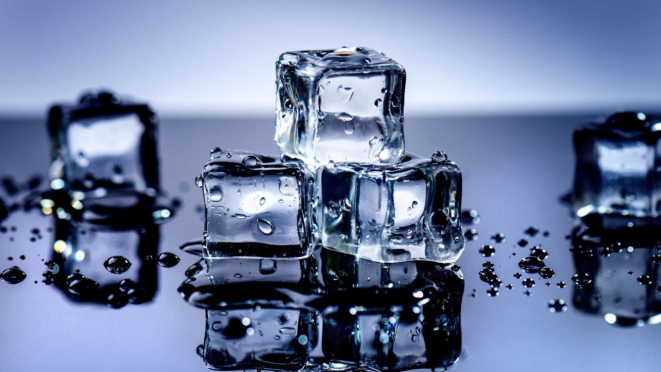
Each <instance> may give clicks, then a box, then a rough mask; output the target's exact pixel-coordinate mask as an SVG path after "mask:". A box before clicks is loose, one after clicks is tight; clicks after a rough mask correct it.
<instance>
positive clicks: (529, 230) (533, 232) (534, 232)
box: [523, 226, 539, 238]
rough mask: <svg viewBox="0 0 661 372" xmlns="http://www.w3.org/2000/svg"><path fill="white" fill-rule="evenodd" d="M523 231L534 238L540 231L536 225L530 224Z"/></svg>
mask: <svg viewBox="0 0 661 372" xmlns="http://www.w3.org/2000/svg"><path fill="white" fill-rule="evenodd" d="M523 233H524V234H526V235H528V236H529V237H531V238H534V237H535V236H536V235H537V234H538V233H539V229H538V228H537V227H535V226H530V227H528V228H527V229H526V230H525V231H524V232H523Z"/></svg>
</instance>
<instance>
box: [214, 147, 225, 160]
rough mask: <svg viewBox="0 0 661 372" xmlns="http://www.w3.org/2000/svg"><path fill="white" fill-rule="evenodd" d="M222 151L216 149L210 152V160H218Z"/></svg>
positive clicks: (218, 148)
mask: <svg viewBox="0 0 661 372" xmlns="http://www.w3.org/2000/svg"><path fill="white" fill-rule="evenodd" d="M222 152H223V150H221V149H220V147H216V148H214V149H212V150H211V159H216V158H219V157H220V155H221V153H222Z"/></svg>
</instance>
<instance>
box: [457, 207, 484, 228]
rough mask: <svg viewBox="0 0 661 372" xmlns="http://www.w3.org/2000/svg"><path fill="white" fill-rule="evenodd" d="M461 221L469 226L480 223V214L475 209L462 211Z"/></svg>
mask: <svg viewBox="0 0 661 372" xmlns="http://www.w3.org/2000/svg"><path fill="white" fill-rule="evenodd" d="M461 223H462V224H464V225H467V226H470V225H475V224H478V223H480V214H479V213H477V211H476V210H475V209H471V210H467V211H462V212H461Z"/></svg>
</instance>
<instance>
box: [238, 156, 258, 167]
mask: <svg viewBox="0 0 661 372" xmlns="http://www.w3.org/2000/svg"><path fill="white" fill-rule="evenodd" d="M241 163H242V164H243V165H244V166H246V167H248V168H254V167H257V166H259V165H261V164H262V162H261V161H259V159H258V158H257V157H256V156H254V155H248V156H246V157H245V158H243V161H242V162H241Z"/></svg>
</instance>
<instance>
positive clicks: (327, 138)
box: [275, 48, 406, 167]
mask: <svg viewBox="0 0 661 372" xmlns="http://www.w3.org/2000/svg"><path fill="white" fill-rule="evenodd" d="M276 74H277V107H276V134H275V142H276V143H277V145H278V147H279V148H280V151H281V152H282V154H283V155H284V156H287V157H291V158H298V159H302V160H303V161H304V162H305V163H306V164H308V165H312V166H313V167H316V166H317V165H319V164H328V163H329V162H331V161H332V162H365V163H386V164H390V163H395V162H397V161H398V160H400V159H401V158H402V156H403V155H404V132H403V121H404V86H405V80H406V72H405V71H404V68H403V67H402V66H401V65H400V64H398V63H397V62H395V61H393V60H392V59H390V58H388V57H385V56H384V55H383V54H381V53H378V52H376V51H374V50H372V49H369V48H340V49H336V50H311V51H299V52H287V53H284V54H282V55H281V56H280V58H279V59H278V61H277V63H276Z"/></svg>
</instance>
